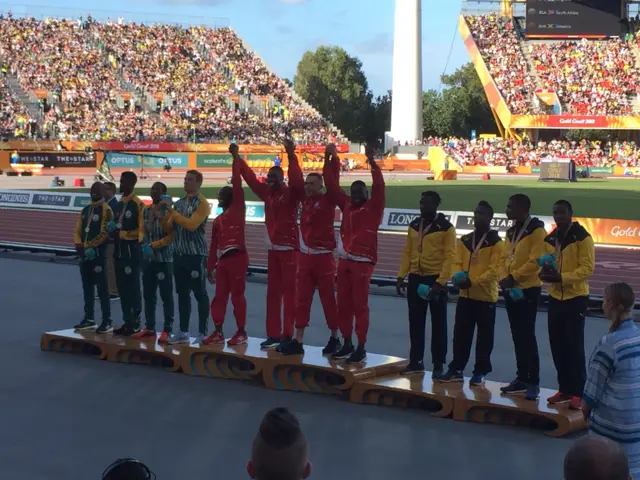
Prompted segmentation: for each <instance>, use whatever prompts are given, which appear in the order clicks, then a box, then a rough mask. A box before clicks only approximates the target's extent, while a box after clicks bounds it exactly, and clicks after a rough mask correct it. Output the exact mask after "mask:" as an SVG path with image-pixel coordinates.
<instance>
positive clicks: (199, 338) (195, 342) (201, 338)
mask: <svg viewBox="0 0 640 480" xmlns="http://www.w3.org/2000/svg"><path fill="white" fill-rule="evenodd" d="M205 338H207V337H206V336H205V334H204V333H199V334H198V335H197V336H196V338H194V339H193V343H192V344H191V345H201V344H202V342H203V341H204V339H205Z"/></svg>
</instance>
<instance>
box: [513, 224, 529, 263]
mask: <svg viewBox="0 0 640 480" xmlns="http://www.w3.org/2000/svg"><path fill="white" fill-rule="evenodd" d="M531 220H533V217H531V216H529V217H528V218H527V221H526V222H524V225H523V226H522V229H521V230H520V232H518V235H517V236H516V235H514V239H513V242H511V248H510V251H509V261H510V262H513V259H514V258H515V256H516V247H517V246H518V243H520V240H521V239H522V236H523V235H524V232H526V231H527V227H528V226H529V224H530V223H531ZM513 233H514V234H515V231H514V232H513Z"/></svg>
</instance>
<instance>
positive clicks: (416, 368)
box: [400, 362, 424, 375]
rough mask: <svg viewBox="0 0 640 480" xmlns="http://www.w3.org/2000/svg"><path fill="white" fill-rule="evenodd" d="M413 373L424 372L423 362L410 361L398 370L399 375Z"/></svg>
mask: <svg viewBox="0 0 640 480" xmlns="http://www.w3.org/2000/svg"><path fill="white" fill-rule="evenodd" d="M413 373H424V363H423V362H411V363H409V365H407V366H406V367H404V368H403V369H402V370H401V371H400V375H411V374H413Z"/></svg>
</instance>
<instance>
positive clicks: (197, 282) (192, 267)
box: [173, 255, 209, 334]
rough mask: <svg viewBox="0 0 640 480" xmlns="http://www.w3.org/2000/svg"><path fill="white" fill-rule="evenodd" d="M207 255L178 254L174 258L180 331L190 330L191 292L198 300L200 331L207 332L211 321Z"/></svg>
mask: <svg viewBox="0 0 640 480" xmlns="http://www.w3.org/2000/svg"><path fill="white" fill-rule="evenodd" d="M206 262H207V258H206V257H201V256H199V255H178V256H176V257H175V258H174V263H173V272H174V278H175V282H176V293H177V294H178V314H179V316H180V331H181V332H185V333H187V332H189V320H190V319H191V292H193V296H194V297H195V299H196V302H198V333H202V334H206V333H207V322H208V321H209V295H208V294H207V269H206Z"/></svg>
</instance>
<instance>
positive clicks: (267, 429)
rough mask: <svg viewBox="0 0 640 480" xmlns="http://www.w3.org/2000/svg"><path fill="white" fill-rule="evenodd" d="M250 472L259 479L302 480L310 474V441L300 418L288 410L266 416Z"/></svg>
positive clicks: (258, 434)
mask: <svg viewBox="0 0 640 480" xmlns="http://www.w3.org/2000/svg"><path fill="white" fill-rule="evenodd" d="M247 471H248V472H249V475H250V476H251V478H254V479H256V480H302V479H304V478H307V477H308V476H309V475H310V473H311V464H310V463H309V448H308V444H307V439H306V437H305V436H304V433H302V429H301V428H300V422H299V421H298V419H297V418H296V416H295V415H294V414H292V413H291V412H289V410H287V409H286V408H275V409H273V410H270V411H268V412H267V413H266V414H265V416H264V418H263V419H262V423H261V424H260V428H259V430H258V433H257V435H256V437H255V439H254V440H253V446H252V449H251V461H250V462H249V464H248V465H247Z"/></svg>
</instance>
